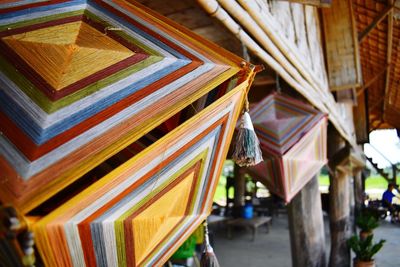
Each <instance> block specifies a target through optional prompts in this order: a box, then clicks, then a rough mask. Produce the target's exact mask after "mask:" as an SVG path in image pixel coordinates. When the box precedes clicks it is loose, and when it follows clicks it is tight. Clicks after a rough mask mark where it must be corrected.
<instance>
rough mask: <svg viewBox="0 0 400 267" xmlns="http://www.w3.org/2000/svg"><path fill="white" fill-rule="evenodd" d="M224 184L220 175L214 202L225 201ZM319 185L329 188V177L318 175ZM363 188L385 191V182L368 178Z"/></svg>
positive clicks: (224, 180) (380, 178) (399, 180)
mask: <svg viewBox="0 0 400 267" xmlns="http://www.w3.org/2000/svg"><path fill="white" fill-rule="evenodd" d="M225 184H226V177H225V176H223V175H221V177H220V179H219V182H218V187H217V190H216V191H215V195H214V201H216V202H219V201H221V200H222V201H225V198H226V197H225ZM319 184H320V185H322V186H329V176H328V175H324V174H322V175H320V176H319ZM397 184H400V176H398V177H397ZM365 188H366V189H367V190H368V189H386V188H387V181H386V180H385V179H384V178H383V177H381V176H379V175H375V176H370V177H368V178H367V180H366V181H365ZM229 197H231V198H233V190H230V192H229Z"/></svg>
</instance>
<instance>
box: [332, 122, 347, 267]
mask: <svg viewBox="0 0 400 267" xmlns="http://www.w3.org/2000/svg"><path fill="white" fill-rule="evenodd" d="M328 140H329V141H328V157H329V158H331V157H333V155H335V153H336V152H337V151H340V149H341V148H342V147H344V146H345V142H344V140H343V139H342V138H341V137H340V135H339V134H338V132H337V131H336V130H335V129H333V127H330V129H329V131H328ZM331 169H332V172H331V173H330V175H329V180H330V187H329V203H330V205H329V226H330V232H331V253H330V257H329V267H350V249H349V247H348V245H347V239H348V238H349V237H350V234H351V224H350V192H349V191H350V176H349V175H348V174H347V173H344V172H340V171H336V170H335V169H334V166H333V168H332V166H331Z"/></svg>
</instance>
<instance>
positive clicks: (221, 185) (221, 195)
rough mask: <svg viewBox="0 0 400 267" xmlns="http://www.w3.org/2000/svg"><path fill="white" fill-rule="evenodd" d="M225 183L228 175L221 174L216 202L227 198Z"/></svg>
mask: <svg viewBox="0 0 400 267" xmlns="http://www.w3.org/2000/svg"><path fill="white" fill-rule="evenodd" d="M225 185H226V177H225V176H223V175H221V176H220V178H219V182H218V186H217V189H216V190H215V195H214V202H218V201H221V200H225V198H226V196H225Z"/></svg>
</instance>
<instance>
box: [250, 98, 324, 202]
mask: <svg viewBox="0 0 400 267" xmlns="http://www.w3.org/2000/svg"><path fill="white" fill-rule="evenodd" d="M264 105H265V106H264ZM250 115H251V116H252V119H253V122H254V128H255V131H256V132H257V135H258V137H259V139H260V142H261V148H262V151H263V157H264V162H262V163H260V164H258V165H256V166H254V167H251V168H249V172H250V173H252V174H253V176H254V178H255V179H257V180H259V181H260V182H262V183H263V184H265V185H266V186H267V187H268V189H269V190H270V191H271V192H273V193H274V194H276V195H278V196H280V197H281V198H282V199H284V200H285V201H286V202H290V200H291V199H292V198H293V197H294V196H295V195H296V194H297V192H299V191H300V190H301V189H302V188H303V187H304V186H305V185H306V184H307V182H308V181H310V179H311V178H312V177H313V176H314V175H316V174H317V173H318V172H319V171H320V169H321V168H322V167H323V166H324V165H325V164H326V162H327V148H326V146H327V139H326V138H327V129H326V128H327V122H326V117H325V116H324V115H323V114H322V113H319V112H318V111H316V110H314V109H313V108H312V107H310V106H308V105H306V104H304V103H301V102H299V101H297V100H294V99H291V98H289V97H286V96H283V95H278V94H273V95H270V96H268V97H267V98H266V99H264V100H262V101H261V102H260V103H258V104H257V105H256V106H255V108H254V109H253V110H252V111H251V113H250Z"/></svg>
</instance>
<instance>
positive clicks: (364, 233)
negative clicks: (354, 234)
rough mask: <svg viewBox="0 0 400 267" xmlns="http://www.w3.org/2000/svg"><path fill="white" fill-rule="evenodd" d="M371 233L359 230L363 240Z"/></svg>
mask: <svg viewBox="0 0 400 267" xmlns="http://www.w3.org/2000/svg"><path fill="white" fill-rule="evenodd" d="M370 235H372V231H360V239H361V240H365V239H367V237H368V236H370Z"/></svg>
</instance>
